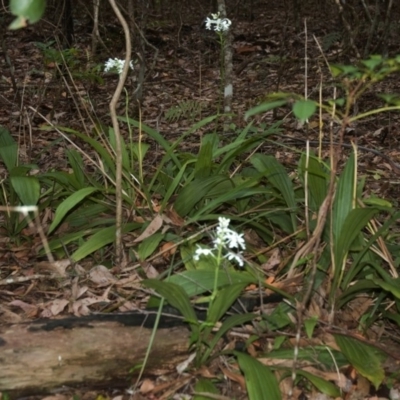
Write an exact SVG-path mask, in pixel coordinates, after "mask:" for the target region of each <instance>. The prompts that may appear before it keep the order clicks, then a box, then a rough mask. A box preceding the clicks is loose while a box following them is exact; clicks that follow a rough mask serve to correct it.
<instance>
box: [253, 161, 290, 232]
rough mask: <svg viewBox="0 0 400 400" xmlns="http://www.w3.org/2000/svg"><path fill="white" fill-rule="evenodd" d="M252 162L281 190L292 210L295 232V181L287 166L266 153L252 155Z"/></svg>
mask: <svg viewBox="0 0 400 400" xmlns="http://www.w3.org/2000/svg"><path fill="white" fill-rule="evenodd" d="M250 161H251V163H252V164H253V165H254V167H255V168H256V169H257V171H259V172H261V173H262V174H263V175H264V176H265V177H266V178H267V179H268V180H269V181H270V182H271V184H272V185H273V186H274V187H275V188H276V189H278V190H279V192H280V193H281V195H282V197H283V198H284V200H285V202H286V205H287V206H288V208H289V210H290V216H291V221H292V229H293V232H295V231H296V228H297V222H296V214H295V209H296V199H295V193H294V188H293V183H292V181H291V180H290V178H289V176H288V174H287V172H286V171H285V168H283V166H282V165H281V164H280V163H279V162H278V161H277V160H276V158H275V157H272V156H267V155H265V154H255V155H254V156H253V157H251V160H250Z"/></svg>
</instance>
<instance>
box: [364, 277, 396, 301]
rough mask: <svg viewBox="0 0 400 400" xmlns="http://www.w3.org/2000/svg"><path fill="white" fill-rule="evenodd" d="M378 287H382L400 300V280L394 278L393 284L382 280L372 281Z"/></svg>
mask: <svg viewBox="0 0 400 400" xmlns="http://www.w3.org/2000/svg"><path fill="white" fill-rule="evenodd" d="M371 280H372V282H374V283H375V284H376V285H378V286H380V287H381V288H382V289H384V290H386V291H387V292H390V293H392V295H393V296H395V297H397V298H398V299H400V278H396V279H395V278H392V282H387V281H386V282H385V281H383V280H382V279H374V278H373V279H371Z"/></svg>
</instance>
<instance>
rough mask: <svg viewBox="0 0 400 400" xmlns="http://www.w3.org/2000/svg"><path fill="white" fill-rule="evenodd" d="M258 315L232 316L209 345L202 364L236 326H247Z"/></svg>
mask: <svg viewBox="0 0 400 400" xmlns="http://www.w3.org/2000/svg"><path fill="white" fill-rule="evenodd" d="M256 317H257V316H256V314H234V315H230V316H229V317H228V318H227V319H226V320H225V321H224V322H223V323H222V325H221V327H220V328H219V329H218V331H217V332H216V333H215V334H214V336H213V338H212V339H211V342H210V343H209V345H208V348H207V350H206V351H205V352H204V354H203V356H202V359H201V364H204V363H205V362H206V361H207V359H208V358H209V356H210V354H211V353H212V351H213V349H214V348H215V346H216V345H217V343H218V341H219V340H220V339H221V338H222V336H224V335H225V333H227V332H228V331H229V330H230V329H232V328H234V327H235V326H238V325H242V324H245V323H246V322H250V321H253V320H254V319H255V318H256Z"/></svg>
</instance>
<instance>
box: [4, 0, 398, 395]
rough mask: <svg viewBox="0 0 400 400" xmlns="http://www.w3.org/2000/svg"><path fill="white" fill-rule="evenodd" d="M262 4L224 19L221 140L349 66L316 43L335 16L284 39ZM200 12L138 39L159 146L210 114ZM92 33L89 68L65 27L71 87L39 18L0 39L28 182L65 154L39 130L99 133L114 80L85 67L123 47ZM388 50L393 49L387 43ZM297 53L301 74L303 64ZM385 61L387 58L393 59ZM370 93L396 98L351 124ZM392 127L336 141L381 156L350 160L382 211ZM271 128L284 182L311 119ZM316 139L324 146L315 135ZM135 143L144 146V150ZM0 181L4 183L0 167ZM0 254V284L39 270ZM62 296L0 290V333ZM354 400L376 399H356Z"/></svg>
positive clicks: (275, 13)
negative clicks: (226, 69) (249, 114)
mask: <svg viewBox="0 0 400 400" xmlns="http://www.w3.org/2000/svg"><path fill="white" fill-rule="evenodd" d="M260 3H262V2H260ZM265 3H268V4H264V5H262V4H258V5H257V7H256V10H257V12H256V13H254V14H255V15H254V19H252V18H250V14H251V12H252V10H250V7H249V8H248V9H247V8H245V7H243V8H238V9H237V10H235V11H234V12H233V13H232V21H233V23H232V34H233V47H234V57H233V64H234V73H233V87H234V95H233V104H232V111H233V113H234V117H233V119H232V122H233V123H234V125H235V127H232V132H230V133H229V134H232V135H234V134H235V132H239V131H240V130H241V129H243V128H244V127H245V126H246V124H247V122H246V121H245V120H244V114H245V112H246V111H247V110H248V109H250V108H251V107H253V106H255V105H257V104H259V103H260V102H261V101H262V100H263V99H265V98H266V96H267V95H268V94H270V93H272V92H277V91H281V92H292V93H298V94H304V92H305V86H307V92H308V93H309V95H310V96H311V97H312V98H314V99H317V98H318V95H319V92H318V90H319V89H318V86H319V84H320V83H321V82H322V86H323V90H322V95H323V96H324V97H326V98H332V97H333V96H334V94H333V83H334V80H333V78H332V77H331V75H330V72H329V69H328V68H327V65H326V62H325V57H326V58H327V59H329V60H333V61H334V62H337V63H341V62H343V59H344V58H347V62H349V61H350V62H351V61H352V59H351V57H350V58H348V57H347V55H343V54H341V51H342V48H341V45H340V42H339V41H337V42H333V43H331V44H330V45H329V46H328V44H329V43H327V40H328V39H327V38H329V36H328V35H331V34H333V33H334V30H335V25H334V22H332V23H331V24H327V23H326V22H327V19H329V18H330V17H329V16H328V15H331V16H332V18H331V20H332V21H335V19H336V18H335V16H334V15H335V9H333V8H332V10H327V9H323V7H322V6H321V7H320V8H318V7H315V8H310V9H309V10H308V9H307V8H306V9H304V10H303V15H302V18H304V17H306V21H307V36H305V34H304V27H301V28H299V29H296V28H295V26H294V23H293V18H292V15H291V14H287V10H285V7H284V5H283V4H279V3H280V2H274V1H270V2H265ZM269 3H271V4H269ZM312 3H314V2H312ZM209 11H213V10H209V9H208V8H207V7H205V6H203V7H200V6H199V7H198V9H196V10H195V9H194V6H188V9H187V10H180V12H179V13H178V14H177V15H175V16H174V13H173V10H172V11H169V12H168V13H167V15H166V16H162V15H160V14H157V13H154V14H151V15H150V16H149V23H148V26H147V27H146V29H145V30H144V34H145V36H146V40H147V41H148V42H149V44H148V45H147V46H146V57H147V60H148V61H147V63H148V66H149V68H148V71H147V74H146V77H145V81H144V85H143V99H142V102H141V106H140V115H141V120H142V122H143V123H144V124H146V125H148V126H150V127H152V128H153V129H157V130H158V131H159V132H161V133H162V135H163V136H164V137H165V138H166V139H167V140H170V141H173V140H175V139H177V138H178V137H180V136H181V135H182V134H183V133H184V132H185V131H186V130H187V129H189V128H190V127H191V126H193V124H194V123H195V122H197V121H199V120H200V119H201V118H204V117H206V116H210V115H214V114H216V113H217V112H218V111H219V110H220V109H221V107H222V106H221V91H220V88H221V82H220V64H219V61H220V47H219V45H218V43H217V40H216V39H217V37H216V35H215V33H214V32H211V31H207V30H205V28H204V27H203V26H202V21H203V20H204V18H205V17H206V16H208V15H209ZM108 12H110V11H109V10H108ZM76 14H78V12H76ZM109 15H110V14H109ZM178 21H179V22H178ZM101 22H104V24H105V25H104V27H103V28H102V30H101V36H102V39H103V40H104V43H105V44H106V46H108V49H109V53H108V54H107V52H106V51H104V50H103V49H101V50H100V51H99V54H96V55H95V56H92V55H90V50H89V49H90V45H91V34H90V32H89V31H88V30H87V23H88V18H87V16H79V15H75V40H76V41H75V43H74V49H76V53H73V54H72V55H71V62H70V65H69V71H70V73H71V74H72V76H74V78H73V80H71V79H70V78H71V76H69V74H64V76H63V77H62V76H61V75H60V74H59V71H58V69H57V65H56V63H55V62H54V59H52V56H51V53H50V50H49V49H50V48H51V46H52V45H50V46H49V48H48V50H43V44H49V43H50V42H51V41H53V40H54V29H53V28H52V26H51V24H50V23H49V22H48V19H47V18H45V19H43V20H42V21H41V22H40V23H38V24H37V25H34V26H31V27H28V28H26V29H22V30H19V31H14V32H11V31H6V32H5V33H4V42H3V49H2V51H0V52H2V53H3V54H2V57H0V58H1V59H0V65H1V82H0V104H1V105H2V107H1V108H0V125H2V126H4V127H6V128H8V129H9V130H10V131H11V132H12V134H13V136H14V137H15V138H17V140H18V143H19V149H20V150H19V151H20V154H19V156H20V158H21V161H22V162H23V163H24V164H36V165H37V167H38V172H40V173H41V172H46V171H50V170H52V169H54V168H57V169H67V168H68V160H67V159H66V156H65V148H66V146H67V144H66V143H65V141H64V140H63V139H62V138H61V137H60V135H59V133H58V131H57V130H56V129H48V125H49V123H51V124H53V125H55V126H63V127H68V128H70V129H74V130H77V131H81V132H85V131H86V132H89V131H90V130H92V129H93V126H94V121H95V120H96V121H101V122H102V123H103V124H104V125H105V126H110V125H111V122H110V117H109V108H108V106H109V102H110V100H111V97H112V95H113V92H114V90H115V87H116V85H117V82H118V77H117V75H115V74H114V75H113V74H104V73H103V67H101V68H100V70H98V71H97V72H94V69H93V66H94V65H96V64H101V65H103V64H104V62H105V61H106V60H107V59H108V58H110V57H112V58H113V57H117V58H124V53H123V48H124V42H123V35H122V31H121V29H120V28H119V26H118V23H117V20H116V19H115V18H114V17H111V18H108V19H107V17H103V19H101ZM301 24H303V20H302V21H301ZM328 25H329V27H328ZM395 39H396V38H395V37H394V38H393V42H395ZM316 41H318V42H319V43H320V44H321V46H324V45H325V46H326V48H327V50H326V51H325V53H324V55H322V54H321V52H320V50H319V48H318V46H317V44H316ZM397 42H398V40H397ZM37 43H42V45H38V44H37ZM305 43H307V56H308V61H307V65H306V63H305V57H304V54H305ZM391 51H393V52H394V54H396V52H397V54H399V52H400V48H398V49H396V48H394V49H392V50H391ZM134 54H135V51H134ZM7 60H9V61H7ZM306 73H307V78H305V74H306ZM96 74H97V75H98V76H96ZM133 75H134V74H131V76H130V78H129V80H128V83H127V86H126V87H127V91H128V99H129V101H131V100H132V97H131V95H130V94H131V93H133V92H134V90H135V88H136V85H137V82H136V81H135V78H134V76H133ZM64 79H65V80H64ZM378 93H400V79H398V76H394V77H391V78H389V79H387V80H385V81H384V82H381V83H379V84H377V85H376V86H374V87H373V88H372V89H371V90H369V91H367V92H366V93H365V94H364V96H363V97H362V98H361V99H360V100H359V102H358V104H357V107H356V108H355V109H354V112H364V111H367V110H371V109H374V108H377V107H378V105H379V104H380V100H379V98H378V96H377V94H378ZM125 100H126V99H124V98H123V99H122V100H121V101H120V104H119V106H118V111H119V113H120V114H121V115H125V113H126V103H125ZM189 102H191V103H190V104H191V110H192V111H191V113H188V112H181V113H179V111H177V110H179V109H180V107H182V104H189ZM174 110H175V112H174ZM128 113H129V115H132V114H133V115H134V117H135V118H137V117H138V108H137V106H136V105H135V104H133V103H129V104H128ZM323 118H324V120H325V121H328V120H329V116H326V115H324V116H323ZM399 119H400V117H399V114H398V113H396V112H393V113H386V114H379V115H373V116H370V117H368V118H366V119H364V120H362V121H360V122H357V123H355V124H354V125H352V126H350V127H349V129H348V133H347V135H346V137H345V143H347V144H349V145H350V144H351V143H352V142H356V143H357V144H358V145H360V146H363V147H365V148H367V149H373V150H376V151H379V152H380V153H382V154H383V155H384V157H382V156H379V155H378V154H376V153H371V152H368V151H364V150H363V151H360V152H359V174H360V175H362V176H364V177H365V178H366V186H365V187H366V191H368V193H370V194H375V195H376V196H377V197H380V198H384V199H386V200H388V201H390V202H391V203H392V205H393V206H394V207H398V206H399V198H400V185H399V184H400V179H399V176H400V167H399V170H397V169H396V167H395V165H394V164H393V163H395V164H397V163H400V150H399V149H400V146H399V141H400V136H399V135H398V130H399V126H400V125H399ZM278 121H282V124H281V125H280V134H281V136H280V139H278V136H277V135H276V136H271V141H268V142H266V143H265V146H264V147H263V149H262V151H263V152H265V153H267V154H272V155H274V156H275V157H276V158H277V159H278V160H280V161H281V162H282V163H283V164H284V165H285V166H286V167H287V169H288V170H291V169H295V168H296V165H297V161H298V156H299V150H304V148H305V141H306V140H311V141H312V143H311V148H317V144H316V141H318V137H319V134H320V130H319V124H318V120H315V119H313V120H311V121H309V123H308V124H307V125H303V126H300V125H299V124H298V122H297V121H296V120H295V118H294V116H293V115H292V114H291V112H290V110H289V109H282V110H278V112H277V114H274V113H273V112H268V113H266V114H263V115H261V116H258V117H257V118H256V121H255V124H257V126H259V125H261V124H264V125H263V126H265V127H267V128H268V127H270V126H272V125H273V124H275V123H277V122H278ZM45 127H46V128H45ZM325 128H326V129H325ZM122 129H123V134H124V135H128V131H127V130H126V129H125V131H124V128H122ZM204 133H207V130H203V131H199V132H195V133H194V134H193V136H189V137H188V139H187V140H185V142H184V143H183V144H182V146H183V148H184V149H185V150H187V151H196V150H197V149H198V146H199V142H200V140H199V139H200V137H201V135H202V134H204ZM323 133H324V135H325V137H326V138H327V139H326V140H328V138H329V129H328V126H327V125H326V126H325V127H324V129H323ZM229 134H228V135H227V139H226V140H227V141H229ZM144 140H148V142H149V143H150V144H151V145H153V144H152V143H151V141H150V139H146V138H145V139H144ZM77 144H78V145H83V144H82V143H77ZM152 152H153V153H152V157H151V161H150V160H149V161H147V164H146V167H147V168H148V170H149V171H151V170H153V169H156V168H157V161H158V160H159V159H160V156H161V154H160V153H159V149H157V148H156V147H153V148H152ZM324 152H325V155H328V152H329V146H328V145H326V146H325V147H324ZM389 160H391V161H392V162H390V161H389ZM0 176H1V177H4V176H6V171H5V168H4V166H3V165H2V164H0ZM2 179H3V178H2ZM0 221H1V219H0ZM0 242H1V243H4V244H5V245H4V247H3V248H2V249H0V271H1V276H0V279H3V280H4V279H5V278H8V277H19V276H29V275H30V274H33V273H34V272H35V264H37V263H38V262H39V261H41V260H39V259H36V254H35V252H34V250H33V249H34V246H32V243H29V242H25V241H15V242H13V245H11V244H10V243H9V242H8V238H7V232H5V231H4V230H0ZM91 289H93V288H91ZM63 290H64V289H60V287H59V286H58V285H57V284H56V283H54V282H43V281H41V282H35V281H29V280H28V281H27V282H25V283H20V284H13V285H5V286H1V288H0V299H1V300H0V313H1V318H2V319H3V322H7V323H11V322H19V321H23V320H26V319H30V318H36V317H38V316H43V315H46V311H47V310H48V309H49V308H50V307H53V305H54V303H52V302H53V300H54V299H55V298H60V297H62V296H63V294H62V292H63ZM93 290H94V291H96V289H93ZM108 306H110V304H108ZM67 313H68V308H65V309H63V310H62V312H60V315H64V314H67ZM171 379H172V378H171ZM227 392H229V391H228V390H227ZM71 394H72V393H71V392H68V393H63V394H57V395H55V396H52V397H50V398H48V399H53V398H54V399H57V400H63V399H67V398H70V396H71ZM73 394H74V395H75V396H79V398H81V399H82V400H89V399H92V398H96V399H101V398H104V397H109V398H117V397H118V396H126V395H125V394H123V393H121V392H118V391H117V392H114V391H113V390H112V389H111V390H110V391H108V392H99V391H90V390H89V389H87V388H85V389H84V390H81V391H76V392H73ZM183 394H184V393H183V392H182V397H178V396H176V397H174V399H175V398H176V399H178V398H184V397H183ZM141 396H142V397H135V398H143V399H144V398H149V399H150V398H152V399H162V398H163V397H162V396H160V397H155V396H153V397H148V396H146V395H145V394H142V395H141ZM229 396H232V397H229V398H233V396H235V398H237V399H239V398H243V399H244V398H246V397H245V395H243V393H240V389H237V391H234V394H232V392H231V393H230V395H229ZM304 396H305V395H304ZM299 398H300V397H299ZM303 398H306V397H303ZM360 398H361V397H360ZM364 398H371V399H372V398H377V397H374V396H372V395H371V396H370V395H369V394H365V395H364ZM382 398H385V397H382Z"/></svg>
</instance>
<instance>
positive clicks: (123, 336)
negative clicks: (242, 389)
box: [0, 313, 189, 395]
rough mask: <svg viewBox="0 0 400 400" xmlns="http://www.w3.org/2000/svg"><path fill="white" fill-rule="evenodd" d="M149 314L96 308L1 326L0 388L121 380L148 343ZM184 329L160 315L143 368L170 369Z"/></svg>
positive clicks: (179, 353)
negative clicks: (86, 313) (87, 313)
mask: <svg viewBox="0 0 400 400" xmlns="http://www.w3.org/2000/svg"><path fill="white" fill-rule="evenodd" d="M154 317H155V316H154V315H144V314H143V313H137V314H135V313H126V314H125V313H122V314H109V315H108V314H98V315H90V316H87V317H80V318H75V317H73V318H66V319H61V320H38V321H34V322H30V323H23V324H13V325H8V326H2V327H0V392H8V393H15V394H18V395H27V394H35V393H43V392H49V391H51V390H52V389H56V388H60V387H62V386H64V385H67V386H77V385H82V384H84V385H85V386H87V385H93V386H94V387H96V386H98V385H99V384H100V385H101V386H103V387H104V385H109V386H110V387H114V386H113V383H116V382H119V383H120V382H121V381H122V382H125V383H126V387H128V386H129V385H130V380H129V379H130V378H132V374H131V373H130V372H129V371H130V369H132V368H133V367H135V366H138V365H140V364H141V363H142V362H143V360H144V357H145V354H146V351H147V348H148V346H149V339H150V336H151V332H152V326H153V325H154ZM188 338H189V330H188V329H187V327H186V326H185V325H184V324H183V322H182V320H179V319H176V318H169V317H162V319H161V323H160V327H159V328H158V330H157V333H156V336H155V340H154V343H153V346H152V350H151V354H150V357H149V360H148V363H147V365H146V371H147V372H148V373H159V372H160V370H162V371H165V372H167V371H170V370H173V369H174V367H176V365H177V364H178V363H179V362H181V361H183V360H184V359H185V358H186V357H187V348H188Z"/></svg>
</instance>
